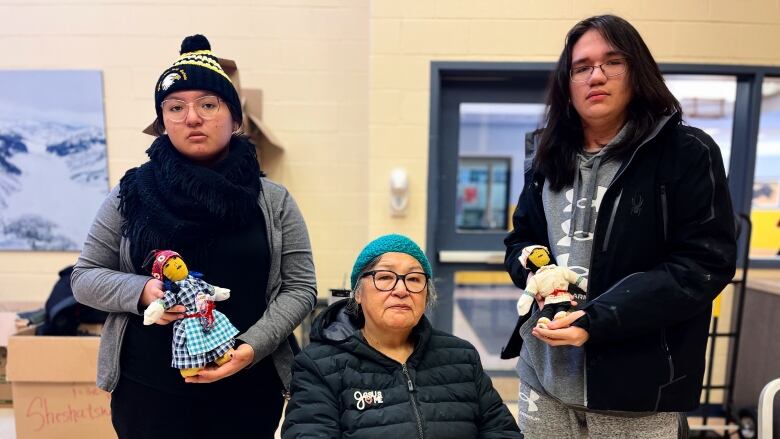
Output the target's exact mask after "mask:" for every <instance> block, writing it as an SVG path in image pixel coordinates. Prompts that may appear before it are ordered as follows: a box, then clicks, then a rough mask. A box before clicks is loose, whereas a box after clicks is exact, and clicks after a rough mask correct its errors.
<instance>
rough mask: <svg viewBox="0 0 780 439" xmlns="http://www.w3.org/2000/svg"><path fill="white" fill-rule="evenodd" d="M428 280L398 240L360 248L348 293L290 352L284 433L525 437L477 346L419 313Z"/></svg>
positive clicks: (416, 255) (427, 270)
mask: <svg viewBox="0 0 780 439" xmlns="http://www.w3.org/2000/svg"><path fill="white" fill-rule="evenodd" d="M430 278H431V267H430V264H429V263H428V260H427V259H426V257H425V254H424V253H423V252H422V250H420V248H419V247H418V246H417V245H416V244H415V243H414V242H412V241H411V240H409V239H408V238H406V237H404V236H401V235H386V236H382V237H380V238H377V239H376V240H374V241H372V242H371V243H369V244H368V245H367V246H366V248H365V249H363V251H362V252H361V253H360V255H359V256H358V258H357V261H356V262H355V266H354V268H353V270H352V287H353V291H354V295H353V298H352V299H350V300H349V301H346V300H345V301H340V302H337V303H335V304H333V305H331V306H330V307H329V308H328V309H327V310H326V311H324V312H323V313H322V314H321V315H319V316H318V317H317V319H316V320H315V322H314V324H313V327H312V332H311V340H312V342H311V344H309V345H308V346H307V347H306V349H304V350H303V352H301V353H300V354H299V355H298V356H297V357H296V358H295V366H294V369H293V381H292V399H291V400H290V402H289V403H288V405H287V413H286V415H285V421H284V427H283V430H282V437H283V438H284V439H292V438H341V437H343V438H370V439H376V438H398V439H400V438H403V439H407V438H419V439H422V438H428V439H432V438H442V439H444V438H446V439H459V438H464V439H465V438H470V439H471V438H485V439H487V438H496V439H498V438H522V437H523V436H522V435H521V434H520V432H519V430H518V427H517V424H516V423H515V421H514V419H512V415H511V414H510V413H509V410H508V409H507V408H506V406H505V405H504V404H503V402H502V401H501V398H500V397H499V395H498V393H497V392H496V391H495V389H494V388H493V386H492V384H491V382H490V378H489V377H488V376H487V375H486V374H485V372H484V371H483V370H482V365H481V364H480V360H479V355H478V354H477V351H476V350H475V349H474V347H473V346H472V345H470V344H469V343H468V342H466V341H464V340H461V339H459V338H457V337H455V336H453V335H450V334H446V333H444V332H441V331H437V330H435V329H433V328H431V325H430V323H429V322H428V319H427V318H425V316H424V314H423V313H424V312H425V309H426V306H427V305H429V304H430V303H432V302H433V301H434V300H435V298H436V291H435V289H434V287H433V284H432V283H431V282H430Z"/></svg>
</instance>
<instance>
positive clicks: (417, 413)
mask: <svg viewBox="0 0 780 439" xmlns="http://www.w3.org/2000/svg"><path fill="white" fill-rule="evenodd" d="M401 369H402V370H403V373H404V376H405V377H406V384H407V387H408V389H409V401H411V403H412V411H413V412H414V416H415V418H417V434H418V436H419V438H420V439H423V438H424V436H423V427H422V417H421V416H420V410H419V408H418V407H417V401H416V400H415V398H414V383H413V382H412V376H411V375H409V369H407V368H406V363H403V364H401Z"/></svg>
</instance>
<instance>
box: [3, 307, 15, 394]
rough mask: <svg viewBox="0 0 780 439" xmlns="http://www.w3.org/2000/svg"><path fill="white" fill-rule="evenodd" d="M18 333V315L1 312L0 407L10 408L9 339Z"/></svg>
mask: <svg viewBox="0 0 780 439" xmlns="http://www.w3.org/2000/svg"><path fill="white" fill-rule="evenodd" d="M15 332H16V313H14V312H8V311H2V312H0V407H10V406H11V402H12V397H11V383H9V382H8V381H7V380H6V376H5V373H6V365H7V363H8V337H9V336H10V335H11V334H13V333H15Z"/></svg>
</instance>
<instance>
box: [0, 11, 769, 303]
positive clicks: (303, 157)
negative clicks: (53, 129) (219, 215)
mask: <svg viewBox="0 0 780 439" xmlns="http://www.w3.org/2000/svg"><path fill="white" fill-rule="evenodd" d="M604 12H614V13H617V14H620V15H623V16H625V17H626V18H628V19H629V20H631V21H632V22H633V23H634V24H635V25H636V26H637V28H638V29H639V30H640V32H642V34H643V35H644V36H645V38H646V40H647V42H648V44H649V46H650V48H651V50H653V52H654V54H655V55H656V57H657V58H658V59H659V60H660V61H669V62H704V63H740V64H771V65H777V64H780V51H778V50H777V48H776V46H775V44H776V42H777V41H780V5H778V2H777V1H776V0H761V1H759V0H756V1H740V2H734V1H729V0H686V1H673V0H654V1H649V0H641V1H639V0H636V1H595V0H594V1H585V0H547V1H529V0H481V1H473V0H373V1H368V0H226V1H222V2H217V1H215V0H160V1H155V2H152V1H149V0H136V1H132V0H102V1H101V0H40V1H36V2H19V1H12V0H0V17H2V18H3V20H2V23H3V25H2V26H0V47H3V49H4V56H3V57H2V58H0V69H98V70H101V71H102V72H103V78H104V90H105V111H106V124H107V139H108V156H109V175H110V181H111V184H112V185H113V184H116V183H117V182H118V180H119V178H120V177H121V176H122V175H123V174H124V172H125V170H127V169H128V168H130V167H132V166H137V165H138V164H140V163H142V162H143V160H144V159H145V156H144V153H143V151H144V150H145V149H146V147H147V146H148V144H149V141H150V138H149V137H147V136H145V135H143V134H141V133H140V130H141V129H142V128H143V127H144V126H145V125H146V124H147V123H148V122H149V121H150V120H151V118H152V116H153V110H152V87H153V84H154V81H155V80H156V79H157V75H158V74H159V72H160V71H161V70H162V69H163V68H164V67H166V66H168V65H169V64H170V63H171V62H172V61H173V59H174V57H175V55H176V51H177V49H178V45H179V43H180V41H181V39H182V37H183V36H185V35H188V34H192V33H196V32H200V33H204V34H206V35H207V36H208V37H209V38H210V39H211V41H212V44H213V46H214V49H215V52H216V53H217V54H218V55H220V56H223V57H227V58H232V59H235V60H236V61H237V62H238V65H239V67H240V69H241V81H242V84H243V85H244V86H245V87H252V88H262V89H263V90H264V93H265V109H264V116H265V119H266V121H267V122H268V124H269V126H270V127H271V128H272V129H273V131H274V133H275V134H276V135H277V136H278V138H279V139H280V141H281V142H282V143H283V145H284V147H285V154H284V158H283V159H282V162H281V165H280V166H279V168H278V169H275V174H274V177H275V178H276V179H278V180H279V181H281V182H282V183H284V184H286V185H287V186H288V187H289V188H290V190H291V191H292V192H293V195H294V196H295V197H296V199H297V200H298V202H299V204H300V205H301V208H302V209H303V212H304V214H305V216H306V218H307V222H308V225H309V230H310V233H311V235H312V241H313V245H314V254H315V262H316V264H317V272H318V283H319V287H320V289H321V290H322V291H321V294H323V295H324V294H326V293H327V292H326V289H327V288H330V287H333V286H339V285H340V284H341V282H342V278H343V276H344V275H345V274H347V272H348V270H349V268H350V266H351V263H352V260H353V258H354V256H355V253H356V251H357V250H358V249H359V247H360V246H361V245H362V244H363V243H364V242H365V241H366V240H367V239H368V238H369V237H373V236H376V235H378V234H381V233H387V232H391V231H397V232H402V233H407V234H409V235H410V236H412V237H413V238H415V239H416V240H418V241H419V242H420V243H424V241H425V220H426V208H427V205H426V203H427V198H426V193H427V178H428V176H427V169H428V163H427V159H428V146H429V145H428V134H429V127H428V114H429V93H428V90H429V81H430V78H429V71H430V62H431V61H432V60H446V61H468V60H474V61H551V60H554V59H555V58H557V55H558V53H559V51H560V49H561V45H562V43H563V38H564V35H565V32H566V30H568V29H569V28H570V27H571V26H572V25H573V24H574V23H575V22H576V21H577V20H578V19H581V18H584V17H586V16H589V15H593V14H597V13H604ZM396 167H404V168H405V169H407V171H408V172H409V175H410V193H411V204H410V206H409V211H408V214H407V216H406V217H403V218H394V217H391V216H390V213H389V192H388V179H389V173H390V171H391V170H392V169H393V168H396ZM75 257H76V254H74V253H30V252H2V253H0V301H3V300H20V299H23V300H30V299H33V300H35V299H37V300H43V299H44V298H45V297H46V296H47V294H48V292H49V290H50V288H51V285H52V283H53V282H54V280H55V279H56V272H57V270H58V269H59V268H61V267H63V266H65V265H67V264H69V263H71V262H72V261H73V260H74V259H75Z"/></svg>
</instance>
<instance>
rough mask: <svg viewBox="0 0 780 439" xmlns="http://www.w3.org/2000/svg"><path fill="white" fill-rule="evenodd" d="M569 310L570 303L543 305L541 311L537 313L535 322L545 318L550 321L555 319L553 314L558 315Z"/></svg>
mask: <svg viewBox="0 0 780 439" xmlns="http://www.w3.org/2000/svg"><path fill="white" fill-rule="evenodd" d="M569 308H571V302H561V303H550V304H547V305H544V307H543V308H542V310H541V311H540V312H539V316H538V317H537V320H538V319H541V318H542V317H547V318H548V319H550V320H552V319H553V317H555V314H558V313H559V312H560V311H568V310H569Z"/></svg>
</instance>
